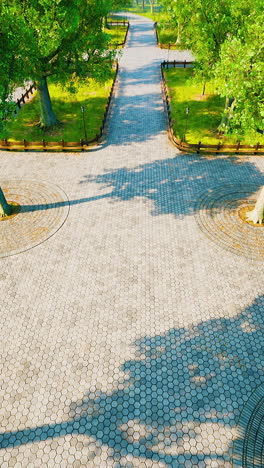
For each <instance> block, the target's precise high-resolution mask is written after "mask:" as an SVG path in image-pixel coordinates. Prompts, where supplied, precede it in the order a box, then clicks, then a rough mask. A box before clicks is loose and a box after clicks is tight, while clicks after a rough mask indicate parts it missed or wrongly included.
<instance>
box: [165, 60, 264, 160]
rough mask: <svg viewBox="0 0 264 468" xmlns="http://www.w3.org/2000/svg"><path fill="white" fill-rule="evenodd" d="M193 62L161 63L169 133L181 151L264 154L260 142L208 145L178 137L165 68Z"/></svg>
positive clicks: (182, 65) (263, 148) (181, 66)
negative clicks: (174, 125)
mask: <svg viewBox="0 0 264 468" xmlns="http://www.w3.org/2000/svg"><path fill="white" fill-rule="evenodd" d="M191 63H192V64H193V62H176V61H173V62H166V61H164V62H162V63H161V75H162V91H163V98H164V103H165V106H166V110H167V114H168V121H169V128H168V134H169V138H170V140H171V142H172V143H173V144H174V145H175V146H176V147H177V148H178V149H179V150H181V151H185V152H188V153H190V152H191V153H198V154H199V153H201V152H202V153H227V154H264V145H261V144H260V143H257V144H256V145H244V144H241V142H240V141H238V142H237V143H236V144H235V145H226V144H224V143H222V142H221V141H219V142H218V144H217V145H213V144H210V145H206V144H204V143H202V141H199V142H198V143H187V142H186V141H184V140H182V139H179V138H177V137H176V135H175V133H174V128H173V120H172V117H171V114H172V112H171V102H170V96H169V92H168V87H167V83H166V80H165V76H164V69H167V68H170V67H173V68H175V67H180V68H185V67H184V64H185V66H186V65H187V64H188V65H190V64H191Z"/></svg>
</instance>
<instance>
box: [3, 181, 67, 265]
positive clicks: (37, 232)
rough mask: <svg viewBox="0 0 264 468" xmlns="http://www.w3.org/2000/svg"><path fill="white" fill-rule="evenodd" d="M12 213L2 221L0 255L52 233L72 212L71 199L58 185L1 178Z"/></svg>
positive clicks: (13, 252) (36, 242)
mask: <svg viewBox="0 0 264 468" xmlns="http://www.w3.org/2000/svg"><path fill="white" fill-rule="evenodd" d="M0 186H1V187H2V188H3V190H4V193H5V196H6V199H7V201H8V203H9V204H11V205H13V207H14V210H13V212H12V214H11V215H10V216H6V217H4V218H1V221H0V257H7V256H10V255H16V254H18V253H21V252H24V251H25V250H29V249H31V248H33V247H35V246H37V245H39V244H41V243H42V242H44V241H46V240H47V239H49V238H50V237H51V236H53V235H54V234H55V233H56V232H57V231H58V230H59V229H60V228H61V226H62V225H63V224H64V222H65V221H66V219H67V216H68V213H69V200H68V198H67V195H66V194H65V192H64V191H63V190H61V189H60V188H59V187H57V186H55V185H53V184H50V183H47V182H44V181H38V180H24V181H23V180H22V181H21V180H1V181H0Z"/></svg>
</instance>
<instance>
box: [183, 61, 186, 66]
mask: <svg viewBox="0 0 264 468" xmlns="http://www.w3.org/2000/svg"><path fill="white" fill-rule="evenodd" d="M183 68H186V60H184V65H183Z"/></svg>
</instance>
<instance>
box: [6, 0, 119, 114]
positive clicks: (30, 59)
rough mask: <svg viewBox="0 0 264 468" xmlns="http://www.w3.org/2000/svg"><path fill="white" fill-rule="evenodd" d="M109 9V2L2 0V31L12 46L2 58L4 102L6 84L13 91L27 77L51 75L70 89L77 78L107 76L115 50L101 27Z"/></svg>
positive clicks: (84, 0) (104, 0) (100, 78)
mask: <svg viewBox="0 0 264 468" xmlns="http://www.w3.org/2000/svg"><path fill="white" fill-rule="evenodd" d="M108 12H109V2H108V1H106V0H100V1H97V0H88V1H87V0H71V1H70V2H68V1H67V0H56V1H54V0H2V1H1V10H0V20H1V24H3V25H4V27H5V28H4V27H3V26H1V29H2V30H3V35H4V38H5V41H4V44H5V43H7V44H8V47H7V51H6V52H5V51H3V52H4V53H3V55H2V56H1V58H0V61H1V67H0V69H2V75H3V83H4V85H1V86H2V88H1V89H0V91H1V95H0V99H2V102H3V98H2V95H4V94H7V92H6V91H5V89H4V87H5V88H6V86H7V85H6V84H5V83H8V91H9V89H10V88H11V87H12V86H14V85H15V84H16V83H17V82H18V80H20V83H21V81H22V82H23V79H25V78H31V79H32V80H35V81H36V82H37V83H38V82H40V81H41V80H43V78H46V77H48V76H52V77H53V80H57V81H58V82H59V83H63V82H64V83H65V84H66V83H67V84H68V83H69V82H70V86H71V87H72V86H73V83H74V81H75V80H76V78H77V77H78V78H83V79H85V78H86V77H87V76H89V77H93V78H95V79H96V80H98V81H104V80H106V79H108V77H109V76H110V75H111V66H112V59H113V52H112V51H110V50H108V47H107V41H108V37H107V35H106V34H104V32H103V30H102V23H103V18H104V17H105V16H106V15H107V13H108ZM2 47H4V45H2ZM14 64H15V66H14ZM46 94H47V93H46ZM44 101H45V100H43V102H44ZM46 102H47V101H46ZM41 105H42V106H43V104H41ZM47 105H48V104H47Z"/></svg>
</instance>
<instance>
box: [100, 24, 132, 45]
mask: <svg viewBox="0 0 264 468" xmlns="http://www.w3.org/2000/svg"><path fill="white" fill-rule="evenodd" d="M126 31H127V27H123V26H117V27H115V26H110V27H109V29H105V30H104V32H105V33H106V34H108V36H109V39H110V40H109V47H114V46H115V45H116V44H122V43H123V42H124V40H125V37H126Z"/></svg>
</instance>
